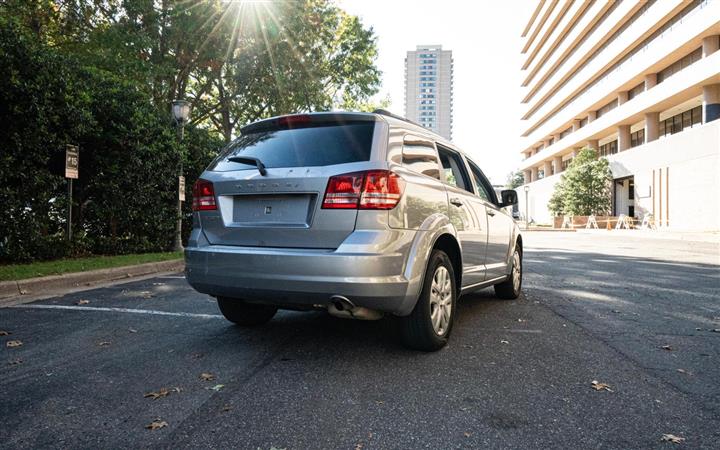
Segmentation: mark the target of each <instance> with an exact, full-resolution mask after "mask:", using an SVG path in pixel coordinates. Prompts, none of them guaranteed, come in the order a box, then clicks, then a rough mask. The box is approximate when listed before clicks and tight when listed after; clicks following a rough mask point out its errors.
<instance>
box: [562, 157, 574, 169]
mask: <svg viewBox="0 0 720 450" xmlns="http://www.w3.org/2000/svg"><path fill="white" fill-rule="evenodd" d="M570 161H572V158H570V159H563V162H562V164H560V165H561V166H562V170H563V171H565V170H567V168H568V166H569V165H570Z"/></svg>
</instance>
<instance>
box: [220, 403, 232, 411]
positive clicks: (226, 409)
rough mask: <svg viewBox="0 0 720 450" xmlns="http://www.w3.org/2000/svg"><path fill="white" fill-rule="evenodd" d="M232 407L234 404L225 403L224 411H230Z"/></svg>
mask: <svg viewBox="0 0 720 450" xmlns="http://www.w3.org/2000/svg"><path fill="white" fill-rule="evenodd" d="M231 409H232V406H230V405H225V406H223V407H222V412H228V411H230V410H231Z"/></svg>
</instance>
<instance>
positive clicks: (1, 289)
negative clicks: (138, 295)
mask: <svg viewBox="0 0 720 450" xmlns="http://www.w3.org/2000/svg"><path fill="white" fill-rule="evenodd" d="M184 269H185V261H184V260H182V259H173V260H169V261H160V262H152V263H145V264H137V265H134V266H123V267H113V268H110V269H99V270H89V271H86V272H73V273H67V274H63V275H51V276H47V277H38V278H28V279H25V280H17V281H3V282H2V283H0V307H2V306H8V305H10V304H15V303H18V302H21V303H22V302H23V300H24V299H31V298H33V297H38V296H52V295H53V294H57V295H62V294H65V293H68V292H77V291H82V290H85V289H90V288H92V287H93V286H95V285H98V284H101V283H108V282H113V281H119V280H128V281H131V279H134V278H137V277H142V276H146V275H152V274H156V273H165V272H179V271H182V270H184Z"/></svg>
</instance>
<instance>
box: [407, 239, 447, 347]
mask: <svg viewBox="0 0 720 450" xmlns="http://www.w3.org/2000/svg"><path fill="white" fill-rule="evenodd" d="M456 297H457V290H456V288H455V272H454V270H453V266H452V263H451V262H450V258H448V256H447V254H445V252H443V251H441V250H433V252H432V254H431V255H430V262H429V263H428V268H427V271H426V272H425V280H424V282H423V289H422V292H421V293H420V298H419V299H418V301H417V304H416V305H415V309H413V311H412V313H410V315H409V316H407V317H401V318H400V326H401V335H402V340H403V342H404V344H405V345H406V346H407V347H410V348H412V349H415V350H422V351H426V352H431V351H435V350H439V349H441V348H442V347H444V346H445V344H447V342H448V338H449V337H450V331H451V330H452V325H453V318H454V316H455V303H456Z"/></svg>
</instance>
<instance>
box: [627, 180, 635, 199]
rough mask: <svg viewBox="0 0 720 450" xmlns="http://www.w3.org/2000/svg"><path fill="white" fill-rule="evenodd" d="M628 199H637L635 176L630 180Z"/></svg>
mask: <svg viewBox="0 0 720 450" xmlns="http://www.w3.org/2000/svg"><path fill="white" fill-rule="evenodd" d="M628 200H635V180H634V179H633V178H630V179H629V180H628Z"/></svg>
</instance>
